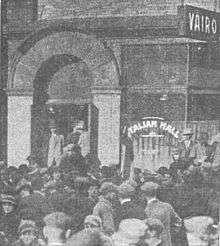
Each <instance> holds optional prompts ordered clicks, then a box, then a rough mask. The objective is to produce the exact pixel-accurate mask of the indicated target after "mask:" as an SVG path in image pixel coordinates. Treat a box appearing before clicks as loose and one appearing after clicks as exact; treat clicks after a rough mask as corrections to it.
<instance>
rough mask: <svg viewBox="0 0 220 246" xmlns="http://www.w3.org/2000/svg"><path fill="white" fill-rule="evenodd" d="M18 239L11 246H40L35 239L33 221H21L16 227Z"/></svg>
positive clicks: (39, 241) (35, 233) (39, 242)
mask: <svg viewBox="0 0 220 246" xmlns="http://www.w3.org/2000/svg"><path fill="white" fill-rule="evenodd" d="M18 235H19V239H18V240H17V241H16V242H15V243H13V245H12V246H41V245H42V242H41V240H38V238H37V228H36V225H35V223H34V221H31V220H22V221H21V223H20V225H19V227H18Z"/></svg>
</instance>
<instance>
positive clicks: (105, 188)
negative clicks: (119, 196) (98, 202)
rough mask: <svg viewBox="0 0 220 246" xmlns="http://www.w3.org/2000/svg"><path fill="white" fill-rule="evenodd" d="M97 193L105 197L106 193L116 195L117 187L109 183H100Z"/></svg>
mask: <svg viewBox="0 0 220 246" xmlns="http://www.w3.org/2000/svg"><path fill="white" fill-rule="evenodd" d="M99 192H100V194H101V195H105V194H107V193H108V192H115V193H118V187H117V186H116V185H114V184H113V183H111V182H104V183H102V185H101V187H100V189H99Z"/></svg>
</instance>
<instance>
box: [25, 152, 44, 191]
mask: <svg viewBox="0 0 220 246" xmlns="http://www.w3.org/2000/svg"><path fill="white" fill-rule="evenodd" d="M27 160H28V162H29V165H28V169H29V172H28V174H27V179H28V181H30V182H31V184H32V186H36V187H38V188H37V189H39V190H40V189H41V188H42V187H43V181H42V178H41V173H40V170H41V169H40V167H39V165H38V160H37V157H36V156H35V155H30V156H29V157H28V158H27Z"/></svg>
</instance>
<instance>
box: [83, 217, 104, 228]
mask: <svg viewBox="0 0 220 246" xmlns="http://www.w3.org/2000/svg"><path fill="white" fill-rule="evenodd" d="M84 224H92V225H94V226H97V227H101V226H102V220H101V218H100V217H98V216H95V215H88V216H86V218H85V220H84Z"/></svg>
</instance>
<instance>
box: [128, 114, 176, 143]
mask: <svg viewBox="0 0 220 246" xmlns="http://www.w3.org/2000/svg"><path fill="white" fill-rule="evenodd" d="M167 134H170V135H172V136H173V137H174V138H176V139H177V138H179V131H178V130H177V129H176V128H175V127H174V126H172V125H171V124H170V123H168V122H166V121H165V120H164V119H163V118H158V117H146V118H142V120H141V121H138V122H135V123H133V124H132V125H131V126H130V127H129V128H128V135H130V136H132V135H138V136H141V137H164V136H166V135H167Z"/></svg>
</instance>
